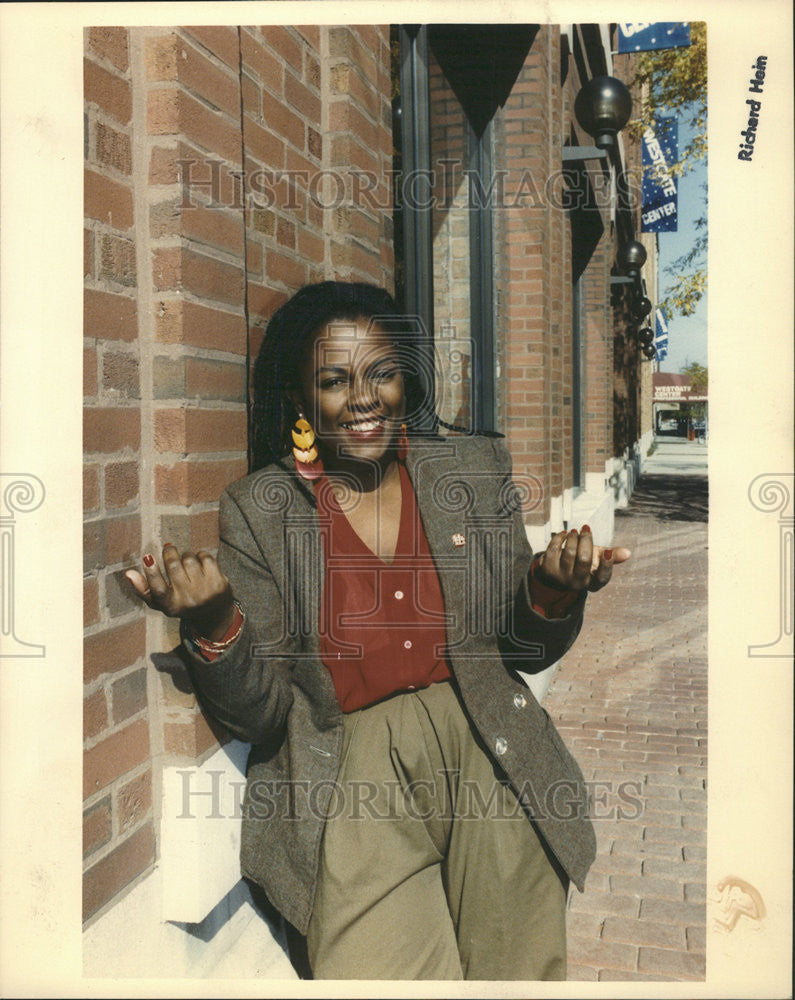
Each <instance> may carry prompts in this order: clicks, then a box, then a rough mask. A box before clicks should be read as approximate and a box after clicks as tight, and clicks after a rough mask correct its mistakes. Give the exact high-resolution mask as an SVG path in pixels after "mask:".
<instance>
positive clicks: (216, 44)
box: [184, 25, 245, 71]
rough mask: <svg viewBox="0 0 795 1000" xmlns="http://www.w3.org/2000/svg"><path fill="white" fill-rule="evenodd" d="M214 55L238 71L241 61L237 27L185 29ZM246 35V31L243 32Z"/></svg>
mask: <svg viewBox="0 0 795 1000" xmlns="http://www.w3.org/2000/svg"><path fill="white" fill-rule="evenodd" d="M184 30H185V32H186V33H187V34H188V35H190V36H192V37H193V38H195V39H196V41H197V42H199V43H200V44H201V45H203V46H204V48H206V49H207V50H208V51H209V52H212V53H213V55H216V56H218V58H219V59H220V60H221V61H222V62H225V63H226V64H227V66H230V67H231V68H232V69H233V70H235V71H237V69H238V66H239V61H240V56H239V51H238V36H237V29H236V28H230V27H226V26H208V25H202V26H196V27H193V26H192V27H189V28H185V29H184ZM243 34H244V35H245V31H244V32H243Z"/></svg>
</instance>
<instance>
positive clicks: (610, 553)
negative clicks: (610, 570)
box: [605, 549, 613, 562]
mask: <svg viewBox="0 0 795 1000" xmlns="http://www.w3.org/2000/svg"><path fill="white" fill-rule="evenodd" d="M612 558H613V550H612V549H605V560H606V561H607V562H609V561H610V560H611V559H612Z"/></svg>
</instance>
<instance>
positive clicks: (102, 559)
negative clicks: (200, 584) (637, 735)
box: [83, 28, 155, 916]
mask: <svg viewBox="0 0 795 1000" xmlns="http://www.w3.org/2000/svg"><path fill="white" fill-rule="evenodd" d="M85 41H86V45H85V64H84V86H85V101H86V117H85V157H86V169H85V218H86V222H85V242H84V247H85V261H84V273H85V307H84V322H85V354H84V376H85V386H84V392H85V398H86V408H85V419H84V451H85V473H84V493H83V499H84V510H85V538H84V560H85V561H84V573H85V576H84V616H85V627H86V640H85V655H84V664H83V682H84V685H85V688H84V690H85V702H84V709H85V710H84V720H83V727H84V728H83V736H84V740H85V757H84V767H83V794H84V798H85V805H84V824H83V853H84V858H85V859H86V874H85V883H84V885H85V890H84V915H85V916H89V915H90V914H91V913H92V912H94V911H95V910H97V909H98V908H99V907H100V906H102V904H103V903H104V902H105V901H106V900H107V898H108V897H109V896H110V895H112V894H113V893H115V892H117V891H118V890H119V889H121V888H122V887H123V886H124V885H125V884H127V883H128V882H129V881H130V880H131V879H132V878H134V877H135V876H136V875H138V874H139V873H140V872H142V871H145V870H146V869H147V868H148V867H149V866H151V864H152V863H153V861H154V857H155V832H154V823H153V816H152V765H151V760H152V757H151V749H150V720H149V710H148V709H149V702H148V695H147V683H146V673H147V667H146V659H145V655H146V625H145V621H144V615H143V613H142V611H141V610H140V608H137V607H133V606H131V604H130V602H129V601H128V599H127V598H126V597H125V589H124V585H123V583H122V582H121V581H122V577H123V569H124V567H126V566H129V565H130V564H131V560H132V559H134V558H137V557H138V554H139V553H140V551H141V544H142V535H141V458H142V450H141V444H142V443H141V377H140V356H141V352H140V345H139V342H138V320H139V314H138V277H139V276H138V267H137V247H136V237H137V235H138V234H137V232H136V226H135V198H134V183H133V177H132V170H133V168H132V147H133V142H134V138H135V136H134V127H133V92H132V91H133V88H132V79H131V64H130V46H129V33H128V32H127V31H126V30H124V29H122V28H92V29H90V30H88V31H87V32H86V39H85Z"/></svg>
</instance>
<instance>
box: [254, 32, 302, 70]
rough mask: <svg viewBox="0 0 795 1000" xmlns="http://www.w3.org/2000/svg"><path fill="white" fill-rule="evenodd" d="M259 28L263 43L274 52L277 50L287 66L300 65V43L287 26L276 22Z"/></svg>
mask: <svg viewBox="0 0 795 1000" xmlns="http://www.w3.org/2000/svg"><path fill="white" fill-rule="evenodd" d="M261 30H262V38H263V40H264V42H265V44H266V45H268V46H270V48H271V49H272V50H273V51H274V52H278V54H279V56H280V57H281V58H282V59H283V60H284V61H285V62H286V63H287V65H288V66H300V65H301V44H300V43H299V41H298V40H297V39H296V38H295V37H294V36H293V35H292V34H291V33H290V32H289V31H288V30H287V28H285V27H282V25H278V24H268V25H265V26H263V27H262V29H261Z"/></svg>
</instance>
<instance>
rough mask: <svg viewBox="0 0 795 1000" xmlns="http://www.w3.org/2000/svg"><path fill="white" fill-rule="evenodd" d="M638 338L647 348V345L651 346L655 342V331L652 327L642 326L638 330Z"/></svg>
mask: <svg viewBox="0 0 795 1000" xmlns="http://www.w3.org/2000/svg"><path fill="white" fill-rule="evenodd" d="M637 336H638V340H639V341H640V343H641V344H643V345H644V347H645V346H646V344H650V343H651V342H652V341H653V340H654V331H653V330H652V328H651V327H650V326H642V327H641V328H640V330H638V334H637Z"/></svg>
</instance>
